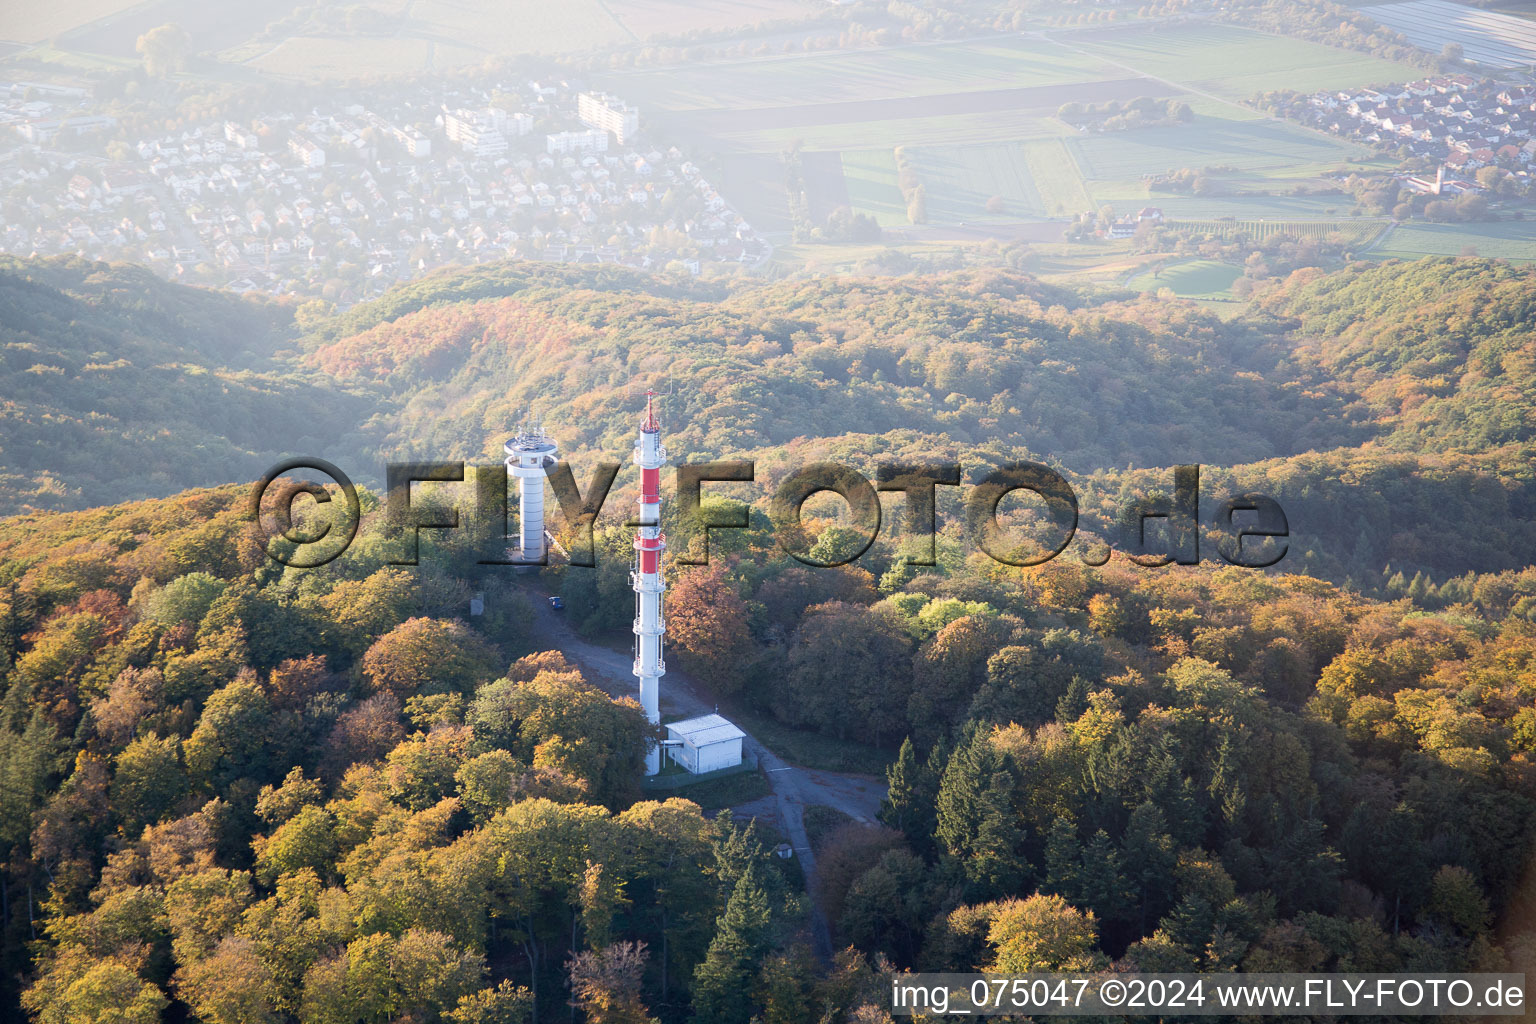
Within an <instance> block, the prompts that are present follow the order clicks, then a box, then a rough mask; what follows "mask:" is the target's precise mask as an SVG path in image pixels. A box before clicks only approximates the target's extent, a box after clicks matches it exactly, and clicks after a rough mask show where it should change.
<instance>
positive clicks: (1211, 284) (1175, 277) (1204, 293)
mask: <svg viewBox="0 0 1536 1024" xmlns="http://www.w3.org/2000/svg"><path fill="white" fill-rule="evenodd" d="M1242 276H1243V268H1242V267H1234V266H1233V265H1232V264H1230V263H1222V262H1220V261H1218V260H1188V261H1186V262H1183V263H1175V264H1173V265H1172V266H1168V267H1161V268H1159V269H1157V270H1152V271H1147V272H1146V273H1142V274H1138V275H1136V276H1135V277H1133V278H1131V280H1130V282H1129V286H1130V287H1131V288H1134V289H1136V290H1137V291H1143V292H1155V291H1160V290H1162V289H1164V288H1167V289H1168V290H1170V291H1172V292H1173V293H1174V294H1175V295H1178V296H1181V297H1183V298H1187V299H1216V298H1231V296H1232V282H1234V281H1236V280H1237V279H1238V278H1239V277H1242Z"/></svg>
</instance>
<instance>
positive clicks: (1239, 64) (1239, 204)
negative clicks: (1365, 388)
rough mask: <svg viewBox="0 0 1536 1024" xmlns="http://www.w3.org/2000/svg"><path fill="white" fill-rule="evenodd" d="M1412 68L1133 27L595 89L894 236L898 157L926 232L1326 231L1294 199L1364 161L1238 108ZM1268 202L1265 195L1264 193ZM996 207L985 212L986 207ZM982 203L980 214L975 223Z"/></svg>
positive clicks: (765, 65) (676, 74)
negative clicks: (1101, 116)
mask: <svg viewBox="0 0 1536 1024" xmlns="http://www.w3.org/2000/svg"><path fill="white" fill-rule="evenodd" d="M1417 73H1419V72H1418V69H1415V68H1410V67H1407V66H1404V65H1399V64H1395V63H1392V62H1389V61H1382V60H1378V59H1376V58H1373V57H1370V56H1367V55H1362V54H1357V53H1351V52H1346V51H1340V50H1334V49H1332V48H1330V47H1326V46H1321V45H1318V44H1314V43H1308V42H1303V41H1299V40H1290V39H1279V38H1276V37H1272V36H1269V35H1265V34H1262V33H1258V32H1252V31H1248V30H1245V29H1241V28H1236V27H1229V26H1216V25H1204V24H1189V23H1186V24H1180V25H1173V26H1168V27H1163V28H1149V27H1147V26H1145V25H1141V26H1136V27H1120V28H1106V29H1096V30H1090V31H1086V32H1072V33H1059V34H1058V35H1057V36H1055V37H1045V36H1039V35H1033V36H1020V37H1012V38H998V39H989V40H983V41H970V42H962V43H941V44H918V45H906V46H898V47H891V48H887V49H883V50H863V51H838V52H829V53H813V54H792V55H784V56H774V57H759V58H751V59H746V60H738V61H731V62H726V61H722V62H719V63H715V64H709V65H701V66H695V67H688V68H668V69H654V70H649V69H648V70H643V71H631V72H616V73H613V74H610V75H605V76H602V82H601V84H602V85H603V86H604V87H606V88H609V89H612V90H613V91H616V92H619V93H621V94H623V95H625V96H626V97H628V98H629V99H630V100H631V101H632V102H636V103H638V104H639V105H640V106H641V107H642V109H644V110H645V111H646V116H647V118H648V119H649V121H650V122H651V123H652V124H653V125H654V126H656V127H657V128H658V130H661V131H663V132H665V133H667V134H668V135H671V136H674V137H678V138H681V139H684V140H686V141H687V142H689V143H690V144H692V145H695V146H700V147H703V148H706V149H710V150H713V151H714V152H717V153H723V154H733V153H763V154H766V153H774V154H777V153H781V152H782V151H784V150H785V149H787V148H789V147H790V146H792V145H798V146H799V147H800V148H801V150H802V152H804V153H806V154H814V153H822V152H827V153H834V154H837V155H838V156H839V158H840V166H841V170H842V175H843V181H842V182H836V181H833V180H832V177H833V175H832V173H831V170H830V168H831V165H830V164H826V165H818V166H819V167H820V170H819V171H818V175H817V177H818V180H819V184H817V185H815V186H809V185H808V187H809V188H810V190H811V199H812V206H813V209H814V210H820V209H825V208H828V206H829V204H834V203H835V202H838V201H847V202H848V203H849V204H850V205H851V206H852V207H853V208H854V209H855V210H858V211H860V212H863V213H868V214H870V215H871V216H873V217H875V218H876V220H878V221H879V222H880V223H881V224H882V225H884V226H886V227H898V226H903V225H906V223H907V220H906V213H907V211H906V202H905V200H904V198H903V197H902V195H901V193H900V191H899V190H898V189H897V187H896V180H895V167H894V162H893V160H892V158H891V150H892V149H893V148H895V147H897V146H905V147H906V148H907V151H908V152H909V154H910V155H911V157H912V162H913V168H914V171H915V172H916V174H917V177H918V180H920V181H921V182H922V184H923V186H924V191H925V194H926V198H927V209H928V223H929V224H930V225H932V226H947V227H959V226H961V225H989V224H1007V223H1019V222H1027V221H1039V220H1045V219H1054V218H1066V217H1070V216H1072V215H1075V214H1077V213H1079V212H1082V211H1084V210H1091V209H1097V208H1098V207H1099V206H1102V205H1105V204H1109V205H1114V206H1117V207H1118V206H1121V205H1124V206H1132V205H1136V206H1141V205H1163V206H1166V207H1169V208H1170V216H1181V217H1193V218H1202V217H1204V218H1214V217H1224V216H1238V217H1241V218H1244V219H1256V218H1270V217H1278V218H1282V219H1309V218H1331V217H1332V216H1335V215H1337V213H1338V211H1337V210H1335V209H1327V210H1326V212H1325V207H1328V206H1329V204H1337V203H1340V202H1341V201H1342V202H1348V201H1347V200H1341V199H1339V198H1330V199H1315V198H1307V199H1297V198H1296V197H1294V196H1292V195H1291V193H1293V192H1297V191H1307V190H1311V191H1316V190H1317V189H1318V186H1319V185H1320V184H1321V182H1320V180H1319V179H1320V177H1321V176H1322V175H1324V174H1326V173H1328V172H1331V171H1335V170H1341V169H1344V170H1347V169H1358V168H1360V167H1362V166H1364V165H1365V163H1366V162H1367V161H1369V160H1371V159H1372V157H1371V154H1370V153H1369V152H1368V151H1367V150H1365V149H1363V148H1362V147H1360V146H1357V145H1355V144H1352V143H1348V142H1344V141H1342V140H1338V139H1334V138H1330V137H1329V136H1326V135H1324V134H1322V133H1318V132H1312V131H1308V130H1306V129H1304V128H1301V127H1299V126H1296V125H1292V124H1289V123H1286V122H1284V121H1280V120H1278V119H1275V118H1272V117H1269V116H1267V115H1265V114H1263V113H1261V112H1259V111H1257V110H1254V109H1252V108H1248V107H1245V106H1242V105H1241V104H1240V103H1239V102H1238V101H1240V100H1242V99H1246V98H1248V97H1249V96H1251V95H1252V94H1254V93H1255V92H1258V91H1261V90H1265V89H1272V88H1278V87H1281V86H1284V87H1288V88H1298V89H1314V88H1323V87H1331V86H1340V87H1343V86H1348V85H1362V84H1366V83H1369V82H1375V81H1383V80H1390V79H1403V78H1406V77H1409V76H1412V75H1415V74H1417ZM1142 96H1147V97H1156V98H1168V99H1178V100H1180V101H1181V102H1185V103H1188V104H1189V106H1190V107H1191V109H1192V110H1193V111H1194V112H1195V118H1194V121H1193V122H1192V123H1189V124H1180V125H1169V126H1151V127H1146V128H1136V129H1131V130H1128V131H1118V132H1105V133H1091V134H1079V133H1078V132H1076V131H1075V130H1074V129H1073V128H1072V127H1071V126H1069V125H1067V124H1065V123H1064V122H1062V121H1061V120H1059V119H1058V118H1057V117H1056V111H1057V109H1058V108H1059V107H1060V106H1061V105H1062V104H1063V103H1065V102H1068V101H1073V102H1079V103H1094V104H1102V103H1106V102H1108V101H1110V100H1119V101H1122V102H1123V101H1127V100H1131V99H1135V98H1137V97H1142ZM1186 167H1188V168H1194V169H1196V170H1204V169H1206V168H1211V167H1215V168H1221V169H1222V170H1221V171H1220V172H1219V173H1220V175H1221V177H1222V178H1223V181H1222V190H1223V191H1225V192H1228V193H1231V195H1230V196H1222V197H1215V196H1201V197H1194V196H1190V195H1187V194H1183V195H1174V194H1158V193H1155V192H1152V191H1151V190H1150V189H1149V186H1148V182H1147V179H1148V178H1150V177H1153V176H1157V175H1161V174H1165V173H1167V172H1170V171H1175V170H1178V169H1181V168H1186ZM1271 192H1273V193H1277V194H1276V195H1270V194H1268V193H1271ZM994 197H997V199H998V201H993V200H994ZM989 205H991V206H992V207H993V209H991V210H989V209H988V206H989Z"/></svg>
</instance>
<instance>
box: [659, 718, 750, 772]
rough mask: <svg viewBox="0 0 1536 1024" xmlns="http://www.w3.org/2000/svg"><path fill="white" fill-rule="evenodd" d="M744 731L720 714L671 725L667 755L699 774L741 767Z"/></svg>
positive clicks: (668, 730) (668, 732)
mask: <svg viewBox="0 0 1536 1024" xmlns="http://www.w3.org/2000/svg"><path fill="white" fill-rule="evenodd" d="M745 735H746V733H744V732H742V731H741V730H740V729H738V728H736V726H734V725H732V724H731V723H730V722H728V721H726V720H725V719H724V718H721V717H720V716H719V715H700V716H699V717H698V718H690V719H687V720H686V721H682V722H673V723H671V724H670V725H668V726H667V739H668V740H669V741H670V742H669V743H668V745H667V753H668V755H669V756H670V757H671V758H672V760H673V761H674V762H676V763H677V764H680V765H682V766H683V767H684V768H685V769H687V770H688V771H690V772H692V773H693V774H695V775H700V774H702V773H704V772H713V771H718V770H719V769H721V768H734V767H736V766H737V765H739V764H741V740H742V737H744V736H745Z"/></svg>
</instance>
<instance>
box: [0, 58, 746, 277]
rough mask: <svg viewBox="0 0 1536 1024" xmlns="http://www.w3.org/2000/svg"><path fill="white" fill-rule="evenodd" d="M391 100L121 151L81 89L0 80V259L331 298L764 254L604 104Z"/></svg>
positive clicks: (127, 145) (630, 120) (544, 87)
mask: <svg viewBox="0 0 1536 1024" xmlns="http://www.w3.org/2000/svg"><path fill="white" fill-rule="evenodd" d="M391 92H392V93H398V95H391V96H390V98H389V99H388V100H387V101H379V102H377V103H375V104H372V105H363V104H359V103H349V104H346V105H344V106H341V107H339V108H338V109H329V108H316V109H313V110H310V111H307V112H302V113H301V112H294V111H273V112H270V113H266V114H262V115H260V116H256V117H252V118H248V119H229V120H222V121H210V122H208V123H203V124H193V125H189V126H186V127H184V128H182V130H180V131H176V132H173V133H170V134H165V135H161V136H159V137H155V138H140V139H128V140H126V142H125V141H124V140H123V138H122V136H123V132H122V130H121V128H120V126H119V125H118V124H117V122H116V121H115V120H114V119H113V118H111V117H106V116H103V115H100V114H96V113H93V112H92V110H91V101H90V96H89V94H88V93H87V91H86V90H84V89H76V88H70V87H67V86H57V85H47V84H38V83H27V82H11V83H0V130H4V129H7V128H8V129H9V130H10V132H11V133H12V134H13V136H14V138H15V143H14V144H12V145H9V146H7V147H5V151H4V152H3V153H0V223H3V227H0V250H3V251H5V252H8V253H11V254H14V255H21V256H27V255H48V254H55V253H78V254H80V255H82V256H87V257H91V258H97V259H109V260H130V261H133V262H139V263H144V264H146V265H148V266H150V267H152V268H154V269H155V270H156V271H158V272H160V273H162V274H164V275H165V276H167V277H169V278H172V279H177V280H186V281H191V282H195V283H200V284H210V285H218V286H221V287H225V288H229V289H232V290H235V291H240V292H245V291H252V290H255V291H261V292H268V293H271V294H273V295H279V294H285V293H297V294H300V295H308V296H313V297H323V298H326V299H328V300H331V301H336V302H341V303H348V302H353V301H358V300H360V299H362V298H366V297H368V296H369V295H372V294H377V293H380V292H383V291H384V290H385V289H386V288H388V287H389V286H390V285H392V284H394V283H396V282H398V281H401V280H404V279H407V278H410V277H414V276H417V275H419V274H420V273H422V272H423V271H426V270H430V269H432V268H433V267H436V266H441V265H445V264H451V263H474V262H481V261H486V260H493V259H501V258H504V257H507V256H518V257H522V258H525V259H535V260H543V261H548V262H557V263H559V262H574V263H613V264H623V265H626V266H632V267H642V268H651V267H654V268H661V267H666V266H669V265H673V264H676V267H680V268H682V269H684V270H686V271H687V272H690V273H693V274H697V273H700V272H701V269H702V267H703V265H704V264H707V263H731V264H747V265H755V264H757V263H759V262H761V261H763V260H765V259H767V258H768V256H769V255H770V254H771V248H770V246H769V245H768V243H767V242H766V241H765V240H764V239H763V238H762V237H761V236H760V235H759V234H758V233H757V232H755V231H754V230H753V228H752V226H751V225H750V224H749V223H747V221H746V220H745V219H744V218H743V217H742V216H741V214H740V213H738V212H737V211H736V210H735V209H733V208H732V206H731V205H730V204H729V203H728V202H727V201H726V200H725V198H724V197H722V196H721V195H720V194H719V192H718V191H716V189H715V186H714V185H713V184H711V182H710V181H709V180H707V179H706V177H705V176H704V174H703V172H702V171H701V170H700V168H699V167H698V166H697V165H695V164H694V163H693V162H691V161H690V160H689V159H688V158H687V156H686V154H684V153H683V152H681V151H680V150H679V149H678V148H676V147H675V146H671V145H667V144H665V143H664V142H660V141H653V140H650V139H648V138H647V137H646V136H645V133H644V131H643V126H642V122H641V117H640V111H639V110H637V109H636V108H635V107H633V106H630V105H629V104H627V103H625V102H624V101H623V100H622V99H621V98H619V97H615V96H611V95H609V94H607V93H602V92H595V91H583V90H581V89H579V88H577V87H575V86H573V85H571V84H570V83H568V82H566V81H564V80H559V81H547V82H541V81H526V82H495V83H489V84H483V85H477V86H467V85H459V86H441V87H437V88H430V89H429V88H427V87H398V88H396V89H393V90H391ZM674 269H676V268H674Z"/></svg>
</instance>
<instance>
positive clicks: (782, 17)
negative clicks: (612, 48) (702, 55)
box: [604, 0, 820, 40]
mask: <svg viewBox="0 0 1536 1024" xmlns="http://www.w3.org/2000/svg"><path fill="white" fill-rule="evenodd" d="M604 6H606V7H607V9H608V12H609V13H610V14H612V15H613V17H614V19H615V20H616V21H617V22H618V23H619V24H620V25H621V26H623V28H624V30H625V31H626V32H628V33H629V34H630V35H632V36H634V37H635V38H636V39H639V40H646V39H650V38H652V37H655V36H677V35H679V34H680V33H683V32H692V31H706V32H712V31H719V30H722V29H733V28H750V27H751V26H753V25H759V24H764V23H773V22H781V21H791V20H797V19H802V18H806V17H809V16H810V15H811V14H812V13H814V12H815V11H817V10H819V9H820V6H819V5H816V6H813V5H812V4H811V3H809V2H808V0H711V2H710V3H707V4H701V3H693V2H689V0H608V3H606V4H605V5H604Z"/></svg>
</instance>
